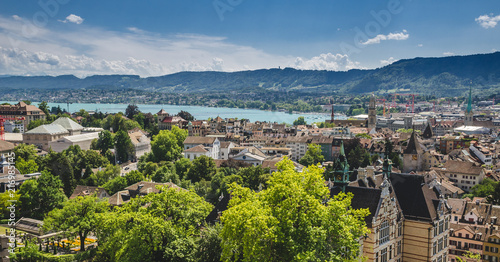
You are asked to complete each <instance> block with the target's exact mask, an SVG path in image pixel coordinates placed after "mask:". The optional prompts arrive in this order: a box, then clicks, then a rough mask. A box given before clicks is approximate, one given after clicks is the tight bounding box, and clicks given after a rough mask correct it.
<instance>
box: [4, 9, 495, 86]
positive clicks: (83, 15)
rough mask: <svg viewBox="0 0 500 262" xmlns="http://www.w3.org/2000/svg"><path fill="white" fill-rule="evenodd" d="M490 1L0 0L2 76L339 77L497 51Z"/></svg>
mask: <svg viewBox="0 0 500 262" xmlns="http://www.w3.org/2000/svg"><path fill="white" fill-rule="evenodd" d="M498 23H500V2H498V1H497V0H495V1H493V0H491V1H470V0H468V1H463V0H462V1H460V0H453V1H451V0H442V1H431V0H421V1H415V0H413V1H411V0H387V1H368V0H366V1H365V0H363V1H346V0H328V1H327V0H315V1H303V0H302V1H299V0H289V1H277V0H267V1H261V0H252V1H250V0H204V1H199V0H198V1H193V0H182V1H177V0H162V1H158V0H148V1H137V0H135V1H131V0H121V1H115V0H107V1H102V0H101V1H96V0H41V1H35V0H33V1H15V0H3V1H0V75H3V74H14V75H60V74H74V75H77V76H80V77H83V76H87V75H92V74H138V75H141V76H152V75H163V74H168V73H174V72H179V71H186V70H189V71H205V70H216V71H238V70H249V69H259V68H273V67H278V66H280V67H294V68H298V69H321V70H323V69H325V70H337V71H338V70H342V71H344V70H349V69H353V68H377V67H381V66H384V65H387V64H389V63H392V62H394V61H397V60H399V59H407V58H414V57H441V56H449V55H468V54H476V53H490V52H495V51H496V50H500V47H499V44H500V25H497V24H498Z"/></svg>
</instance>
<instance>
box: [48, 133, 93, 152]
mask: <svg viewBox="0 0 500 262" xmlns="http://www.w3.org/2000/svg"><path fill="white" fill-rule="evenodd" d="M98 138H99V133H97V132H95V133H86V134H81V135H73V136H65V137H63V138H59V139H57V140H55V141H51V142H49V148H52V150H54V151H55V152H59V153H60V152H62V151H63V150H66V149H68V148H69V147H70V146H76V145H78V146H80V148H81V149H82V150H90V145H91V144H92V140H94V139H98Z"/></svg>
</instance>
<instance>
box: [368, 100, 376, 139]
mask: <svg viewBox="0 0 500 262" xmlns="http://www.w3.org/2000/svg"><path fill="white" fill-rule="evenodd" d="M375 127H377V108H376V107H375V95H373V94H372V96H371V97H370V104H369V105H368V129H369V130H372V129H373V128H375Z"/></svg>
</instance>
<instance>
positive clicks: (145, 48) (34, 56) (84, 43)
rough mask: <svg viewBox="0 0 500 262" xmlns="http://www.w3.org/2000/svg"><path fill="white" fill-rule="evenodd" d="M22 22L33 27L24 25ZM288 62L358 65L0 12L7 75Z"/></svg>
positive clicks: (150, 72)
mask: <svg viewBox="0 0 500 262" xmlns="http://www.w3.org/2000/svg"><path fill="white" fill-rule="evenodd" d="M26 28H28V29H29V28H31V30H27V29H26ZM278 66H282V67H283V66H290V67H295V68H299V69H317V70H340V71H344V70H349V69H353V68H360V65H359V63H358V62H355V61H352V60H351V59H349V57H348V56H347V55H341V54H330V53H328V54H321V55H319V56H315V57H312V58H310V59H309V58H302V57H293V56H283V55H275V54H271V53H267V52H265V51H263V50H259V49H256V48H253V47H251V46H244V45H236V44H233V43H231V42H229V40H228V39H227V38H226V37H223V36H207V35H197V34H174V35H161V34H158V33H152V32H147V31H145V30H142V29H139V28H136V27H128V28H124V31H123V32H118V31H110V30H105V29H102V28H97V27H91V26H88V25H82V26H78V27H76V28H71V30H69V29H66V28H59V29H57V30H55V29H52V28H50V27H41V28H39V27H36V26H34V25H32V24H30V19H26V18H22V17H18V18H15V17H3V16H1V15H0V72H2V74H11V75H61V74H73V75H76V76H78V77H85V76H88V75H94V74H100V75H102V74H134V75H140V76H143V77H147V76H158V75H165V74H171V73H176V72H180V71H229V72H230V71H239V70H254V69H261V68H277V67H278Z"/></svg>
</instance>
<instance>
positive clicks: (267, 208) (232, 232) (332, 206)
mask: <svg viewBox="0 0 500 262" xmlns="http://www.w3.org/2000/svg"><path fill="white" fill-rule="evenodd" d="M277 167H278V172H275V173H273V175H272V177H271V178H270V180H269V182H268V188H267V189H265V190H262V191H260V192H258V193H255V192H254V191H252V190H250V189H248V188H244V187H241V186H239V185H236V184H233V185H232V186H231V196H232V198H231V200H230V202H229V209H228V210H226V211H224V212H223V214H222V218H221V222H222V223H223V228H222V231H221V238H222V240H221V241H222V242H221V243H222V250H223V251H222V260H223V261H355V259H356V258H357V257H358V255H359V254H358V252H359V243H358V239H359V237H361V236H362V235H364V234H365V233H367V232H368V231H367V228H366V225H365V222H364V217H365V216H367V215H368V210H365V209H360V210H355V209H352V208H351V207H350V204H351V198H352V196H351V195H345V194H342V193H341V194H339V195H337V196H335V197H333V198H330V197H329V195H330V194H329V190H328V188H327V187H326V186H325V183H324V180H323V178H322V173H323V169H321V168H319V167H317V166H310V167H309V168H308V169H306V170H305V171H303V172H302V173H299V172H297V171H295V170H294V166H293V163H292V162H291V161H290V160H288V159H285V160H283V161H281V162H279V163H278V164H277Z"/></svg>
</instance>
